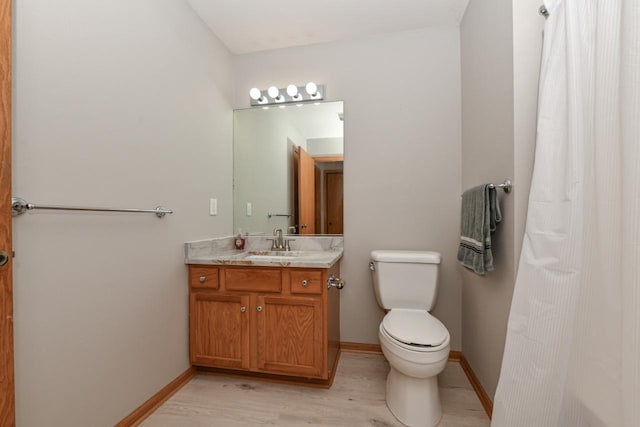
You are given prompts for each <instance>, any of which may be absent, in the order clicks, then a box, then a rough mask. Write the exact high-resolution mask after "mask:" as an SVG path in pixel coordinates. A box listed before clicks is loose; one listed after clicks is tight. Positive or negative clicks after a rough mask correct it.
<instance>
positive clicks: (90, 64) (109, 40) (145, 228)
mask: <svg viewBox="0 0 640 427" xmlns="http://www.w3.org/2000/svg"><path fill="white" fill-rule="evenodd" d="M14 7H15V9H14V25H15V26H14V31H15V32H14V46H13V48H14V73H13V75H14V86H13V90H14V98H13V102H14V104H13V106H14V111H13V114H14V123H13V131H14V138H13V149H14V157H13V165H14V168H13V170H14V176H13V185H14V190H13V191H14V195H16V196H21V197H24V198H25V199H27V200H28V201H30V202H34V203H52V204H60V205H88V206H113V207H130V208H153V207H155V206H157V205H159V204H161V205H164V206H167V207H170V208H172V209H174V210H175V213H174V214H173V215H171V216H167V217H165V218H164V219H158V218H156V217H155V216H153V215H149V214H146V215H142V214H139V215H134V214H106V213H69V212H45V211H34V212H30V213H28V214H25V215H23V216H21V217H18V218H15V219H14V243H15V251H16V259H15V277H14V286H15V332H16V341H15V346H16V347H15V353H16V399H17V423H18V425H19V426H21V427H31V426H34V427H35V426H53V427H56V426H64V427H70V426H111V425H113V424H115V423H116V422H118V421H119V420H121V419H122V418H123V417H125V416H126V415H127V414H129V413H130V412H131V411H132V410H133V409H135V408H136V407H137V406H139V405H140V404H141V403H143V402H144V401H145V400H146V399H148V398H149V397H150V396H152V395H153V394H154V393H156V392H157V391H158V390H160V389H161V388H162V387H164V386H165V385H166V384H167V383H169V382H170V381H171V380H172V379H174V378H175V377H176V376H178V375H179V374H180V373H182V372H183V371H184V370H185V369H187V368H188V366H189V362H188V346H187V343H188V336H187V330H188V328H187V325H188V323H187V315H188V302H187V280H186V272H187V270H186V267H185V265H184V264H183V242H184V241H186V240H193V239H202V238H206V237H210V236H220V235H225V234H228V233H229V232H230V230H231V227H232V225H231V224H232V194H231V193H232V192H231V176H232V151H231V138H232V136H231V134H232V108H231V98H232V92H233V85H232V73H231V71H232V70H231V59H230V55H229V53H228V52H227V51H226V49H225V48H224V47H222V45H221V44H220V43H219V42H218V41H217V40H216V39H215V38H214V37H213V36H212V35H211V33H210V31H209V30H208V29H207V28H206V26H205V25H203V24H202V23H201V21H200V20H199V18H198V17H197V16H196V15H195V13H194V12H193V11H192V10H191V9H190V8H189V7H188V6H186V3H183V2H178V1H173V0H138V1H136V2H124V1H112V0H99V1H96V0H94V1H91V2H87V1H83V0H60V1H56V2H50V1H47V0H30V1H20V2H15V5H14ZM209 197H217V198H218V200H219V206H220V212H219V215H218V216H217V217H210V216H208V198H209Z"/></svg>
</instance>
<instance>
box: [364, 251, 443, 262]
mask: <svg viewBox="0 0 640 427" xmlns="http://www.w3.org/2000/svg"><path fill="white" fill-rule="evenodd" d="M371 259H372V260H374V261H377V262H411V263H418V264H440V262H441V261H442V255H440V254H439V253H438V252H430V251H398V250H395V251H386V250H385V251H380V250H378V251H373V252H371Z"/></svg>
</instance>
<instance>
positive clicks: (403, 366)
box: [369, 250, 450, 427]
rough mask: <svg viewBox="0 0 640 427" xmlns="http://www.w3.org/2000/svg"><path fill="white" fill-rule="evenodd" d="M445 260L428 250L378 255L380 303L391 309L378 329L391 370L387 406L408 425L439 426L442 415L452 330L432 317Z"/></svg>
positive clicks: (375, 280)
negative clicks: (441, 388) (441, 389)
mask: <svg viewBox="0 0 640 427" xmlns="http://www.w3.org/2000/svg"><path fill="white" fill-rule="evenodd" d="M441 260H442V257H441V255H440V254H439V253H437V252H427V251H380V250H377V251H373V252H371V263H370V264H369V267H370V269H371V270H372V272H373V287H374V289H375V293H376V298H377V300H378V304H380V306H381V307H382V308H384V309H385V310H386V311H387V314H386V315H385V316H384V318H383V319H382V322H381V323H380V327H379V330H378V338H379V340H380V346H381V347H382V353H383V354H384V356H385V357H386V359H387V361H388V362H389V365H390V367H391V370H390V371H389V375H388V376H387V391H386V399H387V406H388V407H389V410H390V411H391V412H392V413H393V415H394V416H395V417H396V418H397V419H398V420H399V421H400V422H402V423H403V424H406V425H408V426H424V427H433V426H435V425H437V424H438V422H439V421H440V418H441V417H442V405H441V403H440V395H439V393H438V374H439V373H440V372H442V370H443V369H444V368H445V366H446V364H447V360H448V358H449V343H450V337H449V331H448V330H447V328H446V327H445V326H444V325H443V324H442V322H440V321H439V320H438V319H436V318H435V317H434V316H433V315H431V314H430V313H429V311H431V309H432V308H433V306H434V305H435V301H436V297H437V293H438V269H439V265H440V262H441Z"/></svg>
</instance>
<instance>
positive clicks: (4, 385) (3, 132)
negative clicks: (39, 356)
mask: <svg viewBox="0 0 640 427" xmlns="http://www.w3.org/2000/svg"><path fill="white" fill-rule="evenodd" d="M0 38H1V41H0V69H1V70H0V250H1V251H4V252H2V253H0V254H1V255H0V258H2V259H0V264H4V265H2V266H0V427H12V426H15V422H16V421H15V419H16V418H15V417H16V412H15V391H14V390H15V385H14V384H15V383H14V373H13V284H12V274H13V273H12V261H13V260H12V257H11V256H10V255H9V254H11V253H12V245H11V0H0ZM5 257H6V258H5Z"/></svg>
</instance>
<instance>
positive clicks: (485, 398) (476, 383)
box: [459, 353, 493, 419]
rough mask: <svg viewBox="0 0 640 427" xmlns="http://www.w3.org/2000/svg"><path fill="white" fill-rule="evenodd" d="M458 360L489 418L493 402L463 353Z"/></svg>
mask: <svg viewBox="0 0 640 427" xmlns="http://www.w3.org/2000/svg"><path fill="white" fill-rule="evenodd" d="M459 360H460V366H461V367H462V370H463V371H464V373H465V374H466V375H467V378H468V379H469V382H470V383H471V386H472V387H473V390H475V392H476V394H477V395H478V399H480V403H482V406H483V407H484V410H485V412H486V413H487V415H488V416H489V419H491V415H492V414H493V402H492V401H491V398H490V397H489V395H488V394H487V392H486V390H485V389H484V387H482V384H481V383H480V380H478V377H477V376H476V374H475V372H473V369H471V365H469V361H467V359H466V358H465V357H464V354H462V353H460V359H459Z"/></svg>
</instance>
